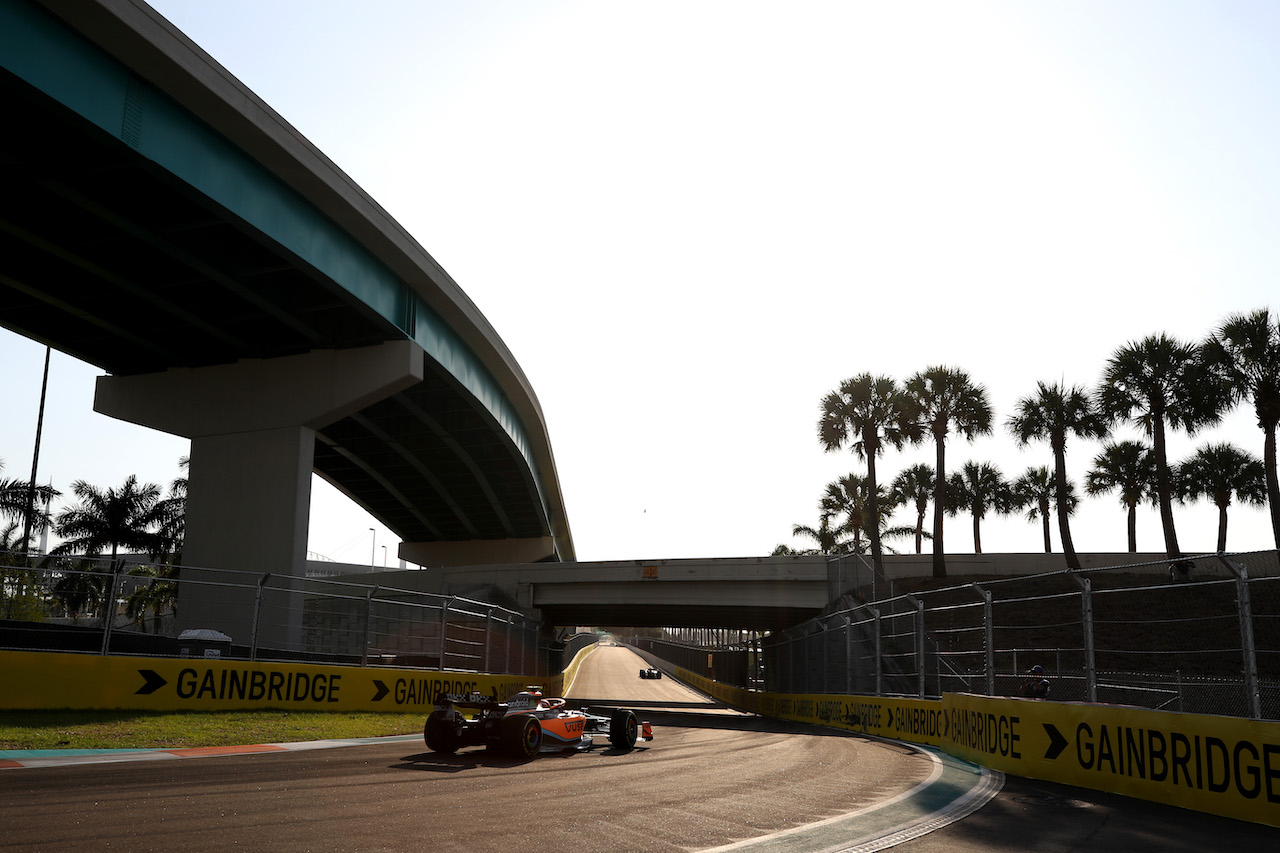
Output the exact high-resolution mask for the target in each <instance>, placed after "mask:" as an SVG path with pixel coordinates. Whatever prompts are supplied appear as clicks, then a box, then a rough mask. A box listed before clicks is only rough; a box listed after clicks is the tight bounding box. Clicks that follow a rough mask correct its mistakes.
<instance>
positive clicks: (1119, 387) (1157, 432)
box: [1098, 334, 1231, 559]
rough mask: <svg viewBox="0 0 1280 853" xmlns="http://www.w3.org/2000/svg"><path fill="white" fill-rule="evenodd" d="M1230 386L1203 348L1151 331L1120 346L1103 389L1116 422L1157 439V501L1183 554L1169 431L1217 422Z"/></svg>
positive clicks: (1168, 535)
mask: <svg viewBox="0 0 1280 853" xmlns="http://www.w3.org/2000/svg"><path fill="white" fill-rule="evenodd" d="M1230 400H1231V396H1230V388H1229V386H1228V385H1227V384H1226V383H1225V382H1224V381H1222V379H1221V377H1220V376H1219V375H1218V374H1216V373H1215V372H1213V371H1212V370H1210V369H1209V367H1208V365H1207V364H1206V362H1205V360H1204V359H1202V358H1200V351H1199V349H1198V348H1197V347H1195V346H1192V345H1191V344H1186V343H1182V342H1181V341H1178V340H1175V339H1173V338H1170V337H1169V336H1167V335H1164V334H1159V335H1151V336H1149V337H1146V338H1143V339H1142V340H1140V341H1137V342H1135V343H1130V344H1126V345H1125V346H1123V347H1121V348H1120V349H1118V350H1116V353H1115V355H1113V356H1111V358H1110V359H1109V360H1108V361H1107V367H1106V370H1105V372H1104V373H1103V377H1102V387H1101V389H1100V390H1099V392H1098V405H1099V409H1100V410H1101V412H1102V413H1103V415H1104V416H1106V417H1107V418H1109V419H1110V420H1112V421H1120V420H1128V421H1129V422H1130V423H1132V424H1134V425H1135V426H1138V427H1140V428H1141V429H1142V430H1143V432H1144V433H1145V434H1146V435H1147V436H1148V437H1150V439H1151V451H1152V453H1153V454H1154V456H1155V462H1156V502H1157V504H1158V505H1159V507H1160V526H1161V527H1162V529H1163V531H1164V545H1165V551H1166V553H1167V554H1168V555H1169V557H1170V559H1173V558H1177V557H1180V556H1182V550H1181V549H1180V548H1179V547H1178V534H1177V531H1175V530H1174V526H1173V477H1172V474H1171V472H1170V469H1169V455H1168V442H1167V439H1166V435H1165V433H1166V430H1167V429H1168V428H1170V427H1172V428H1175V429H1182V430H1185V431H1186V433H1187V435H1194V434H1195V432H1196V430H1198V429H1200V428H1201V427H1204V426H1208V425H1210V424H1214V423H1217V421H1218V419H1219V418H1220V417H1221V415H1222V412H1223V411H1224V410H1225V409H1226V407H1227V405H1228V404H1229V403H1230Z"/></svg>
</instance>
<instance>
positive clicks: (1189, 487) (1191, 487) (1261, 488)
mask: <svg viewBox="0 0 1280 853" xmlns="http://www.w3.org/2000/svg"><path fill="white" fill-rule="evenodd" d="M1176 479H1177V488H1178V494H1179V496H1180V497H1182V498H1189V499H1191V500H1195V499H1196V498H1202V497H1203V498H1208V499H1209V500H1211V501H1213V504H1214V506H1216V507H1217V508H1218V548H1217V550H1218V551H1225V550H1227V507H1229V506H1230V505H1231V498H1232V496H1233V495H1234V496H1235V497H1236V498H1237V499H1239V501H1240V503H1242V504H1249V505H1252V506H1261V505H1262V504H1263V503H1264V502H1265V501H1266V499H1267V483H1266V481H1267V476H1266V472H1265V471H1264V470H1263V465H1262V460H1260V459H1258V458H1257V457H1256V456H1254V455H1252V454H1250V453H1245V452H1244V451H1243V450H1241V449H1240V448H1238V447H1234V446H1232V445H1230V444H1206V445H1205V446H1204V447H1201V448H1199V449H1198V450H1196V452H1195V454H1194V455H1193V456H1192V457H1191V458H1190V459H1187V460H1186V461H1184V462H1183V463H1182V464H1181V465H1179V466H1178V473H1177V478H1176Z"/></svg>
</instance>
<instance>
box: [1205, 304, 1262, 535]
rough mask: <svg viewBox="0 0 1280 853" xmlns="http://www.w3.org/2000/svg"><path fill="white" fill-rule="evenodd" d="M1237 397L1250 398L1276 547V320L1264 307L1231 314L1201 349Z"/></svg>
mask: <svg viewBox="0 0 1280 853" xmlns="http://www.w3.org/2000/svg"><path fill="white" fill-rule="evenodd" d="M1203 352H1204V356H1205V359H1206V361H1208V362H1209V364H1210V365H1211V366H1213V367H1215V368H1218V369H1220V370H1221V371H1222V372H1223V373H1224V374H1225V375H1226V377H1227V380H1228V382H1229V383H1230V384H1231V388H1232V390H1233V391H1234V392H1235V393H1236V394H1237V395H1239V396H1241V397H1247V398H1249V399H1250V400H1252V401H1253V411H1254V413H1255V414H1256V415H1257V416H1258V427H1259V428H1261V430H1262V435H1263V442H1262V463H1263V465H1264V469H1265V475H1266V481H1267V503H1268V504H1269V505H1270V509H1271V533H1272V535H1273V536H1274V537H1275V542H1276V547H1277V548H1280V480H1278V479H1277V474H1276V426H1277V425H1278V424H1280V323H1278V322H1277V318H1273V317H1272V316H1271V314H1270V312H1269V311H1267V309H1266V308H1263V309H1261V310H1259V311H1254V312H1253V313H1252V314H1232V315H1231V316H1229V317H1227V319H1226V320H1225V321H1224V322H1223V324H1222V326H1221V328H1219V329H1218V331H1217V333H1216V334H1214V335H1213V336H1211V337H1210V338H1209V340H1208V341H1207V342H1206V343H1205V345H1204V347H1203Z"/></svg>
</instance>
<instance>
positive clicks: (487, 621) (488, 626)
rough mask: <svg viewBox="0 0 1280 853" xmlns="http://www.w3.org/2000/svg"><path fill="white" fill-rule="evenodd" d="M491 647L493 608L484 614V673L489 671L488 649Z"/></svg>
mask: <svg viewBox="0 0 1280 853" xmlns="http://www.w3.org/2000/svg"><path fill="white" fill-rule="evenodd" d="M492 645H493V608H492V607H490V608H489V609H488V610H486V611H485V612H484V671H485V672H491V670H490V669H489V648H490V646H492Z"/></svg>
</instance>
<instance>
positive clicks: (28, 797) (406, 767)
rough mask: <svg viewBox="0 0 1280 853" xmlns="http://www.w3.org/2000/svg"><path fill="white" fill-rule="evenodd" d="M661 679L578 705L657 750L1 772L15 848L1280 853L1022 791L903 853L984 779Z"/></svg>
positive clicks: (1265, 834)
mask: <svg viewBox="0 0 1280 853" xmlns="http://www.w3.org/2000/svg"><path fill="white" fill-rule="evenodd" d="M642 665H643V664H642V663H641V662H640V659H639V658H638V657H636V656H635V655H634V653H632V652H630V651H629V650H627V649H623V648H619V647H606V648H599V649H597V650H596V651H595V652H593V653H592V655H591V656H590V657H589V658H588V659H587V661H586V664H584V666H583V667H582V668H581V669H580V671H579V675H578V678H577V680H575V682H574V683H573V684H572V685H571V687H570V689H568V690H566V693H568V694H570V697H571V698H573V697H575V696H576V697H583V698H602V697H604V696H609V697H611V698H612V697H614V696H617V699H618V701H616V702H614V703H613V704H616V705H627V704H631V705H633V706H639V713H640V716H641V718H642V719H644V718H647V719H650V720H652V722H653V723H654V728H655V735H656V737H655V740H654V742H653V743H652V744H648V745H645V746H643V747H641V748H637V749H636V750H634V751H630V752H621V751H617V750H614V749H612V748H611V747H608V746H607V744H606V745H605V746H604V748H599V749H595V750H593V751H591V752H587V753H568V754H555V755H543V756H540V757H538V758H536V759H534V760H532V761H516V760H512V759H507V758H501V757H498V756H493V755H490V754H489V753H487V752H486V751H485V750H483V749H465V750H462V751H460V752H458V753H457V754H455V755H450V756H441V755H436V754H434V753H430V752H427V751H426V750H425V747H424V746H423V743H422V740H421V739H420V738H416V737H415V738H399V739H378V740H376V741H373V742H368V743H361V744H359V745H353V746H348V747H345V748H341V749H300V750H285V751H279V752H272V753H270V754H249V755H221V756H219V757H214V758H201V759H200V760H171V759H172V758H173V756H169V755H164V756H162V757H163V758H164V759H165V760H129V761H119V762H118V763H117V761H116V759H119V758H122V757H123V756H117V755H105V756H99V757H98V758H99V759H112V760H111V762H110V763H92V764H77V763H70V762H71V761H73V760H74V759H69V760H68V762H67V763H65V764H63V765H62V766H43V767H34V768H33V767H26V768H21V769H13V770H4V771H0V850H81V849H93V850H112V851H115V850H128V851H152V850H155V851H203V850H228V849H244V850H272V851H295V850H299V851H301V850H308V851H312V850H313V851H323V850H358V851H401V850H405V851H409V850H415V851H416V850H426V851H491V850H492V851H498V850H502V851H508V850H515V849H539V850H558V851H564V853H571V852H572V851H581V852H582V853H589V851H694V850H709V849H725V850H728V849H732V850H735V851H742V853H746V851H797V853H800V851H818V850H823V851H854V850H879V849H884V848H885V846H886V845H887V844H890V843H894V842H895V841H898V842H899V843H898V846H896V847H895V848H894V849H895V850H902V851H908V853H935V851H937V853H941V851H944V850H945V851H948V853H968V851H979V850H982V851H990V850H1008V851H1014V850H1048V851H1059V850H1061V851H1068V850H1090V851H1094V850H1097V851H1112V850H1114V851H1121V850H1124V851H1132V850H1160V851H1173V853H1180V851H1188V853H1190V851H1195V853H1203V851H1206V850H1223V849H1230V848H1232V847H1236V846H1241V847H1242V848H1243V849H1258V850H1267V849H1276V847H1277V844H1278V843H1280V832H1277V831H1276V830H1274V829H1268V828H1266V827H1260V826H1254V825H1252V824H1243V823H1239V822H1236V821H1230V820H1225V819H1221V818H1212V817H1209V816H1204V815H1198V814H1196V813H1194V812H1188V811H1185V810H1181V809H1174V808H1169V807H1163V806H1156V805H1153V804H1147V803H1143V802H1140V801H1137V800H1131V799H1127V798H1124V797H1114V796H1110V795H1105V794H1096V793H1093V792H1088V791H1083V790H1081V789H1075V788H1067V787H1065V786H1055V785H1049V784H1044V783H1036V782H1030V781H1027V780H1018V779H1012V778H1010V779H1006V780H1005V786H1004V788H1003V790H1002V791H1000V793H999V794H998V795H996V796H995V798H994V799H993V800H991V801H990V802H986V804H985V805H983V806H982V807H981V808H980V809H978V810H977V811H976V812H975V813H973V814H969V815H968V816H967V817H964V819H962V820H958V821H957V822H953V823H949V824H946V825H942V824H939V825H940V826H941V828H937V829H936V830H935V831H933V832H931V833H930V834H928V835H924V836H923V837H918V838H915V839H914V840H909V836H910V833H909V834H908V836H907V837H906V839H900V838H899V837H898V836H895V835H894V833H893V831H892V830H895V829H897V828H900V827H902V826H904V825H905V826H908V827H910V826H919V825H921V824H922V823H930V822H932V821H934V820H935V818H936V814H937V813H938V810H939V808H942V809H944V810H945V809H946V808H947V807H948V806H947V804H948V803H953V802H954V801H955V800H956V799H957V798H958V792H959V791H960V790H961V789H962V788H963V787H965V786H970V787H972V786H973V784H974V780H975V778H976V777H975V776H974V773H973V771H972V769H971V768H970V769H968V770H966V769H965V768H964V767H957V766H954V765H952V766H949V767H944V768H940V765H939V761H938V758H937V757H936V756H934V755H932V754H930V753H928V752H922V751H920V750H917V749H914V748H911V747H907V746H904V745H899V744H893V743H884V742H879V741H874V740H868V739H865V738H861V737H857V736H853V735H847V734H844V733H837V732H828V731H819V730H814V729H811V728H807V727H803V726H798V725H795V726H793V725H788V724H780V723H775V722H770V721H766V720H761V719H759V718H756V717H750V716H747V715H742V714H737V713H735V712H731V711H725V710H723V709H715V708H714V707H713V706H712V705H711V703H709V702H708V701H707V700H706V699H705V698H704V697H701V696H699V695H698V694H695V693H693V692H692V691H689V690H687V689H686V688H683V686H682V685H679V684H677V683H676V682H674V681H672V680H671V679H668V678H665V677H664V678H663V679H661V680H641V679H639V678H638V670H639V668H640V666H642ZM624 667H625V672H624ZM610 691H614V692H612V693H611V692H610ZM649 703H654V704H653V705H650V704H649ZM658 704H663V705H668V706H673V707H674V710H662V709H660V708H659V707H656V706H657V705H658ZM144 755H145V754H144ZM0 757H2V756H0ZM984 802H985V798H984ZM943 823H945V822H943ZM916 831H919V830H916Z"/></svg>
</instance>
